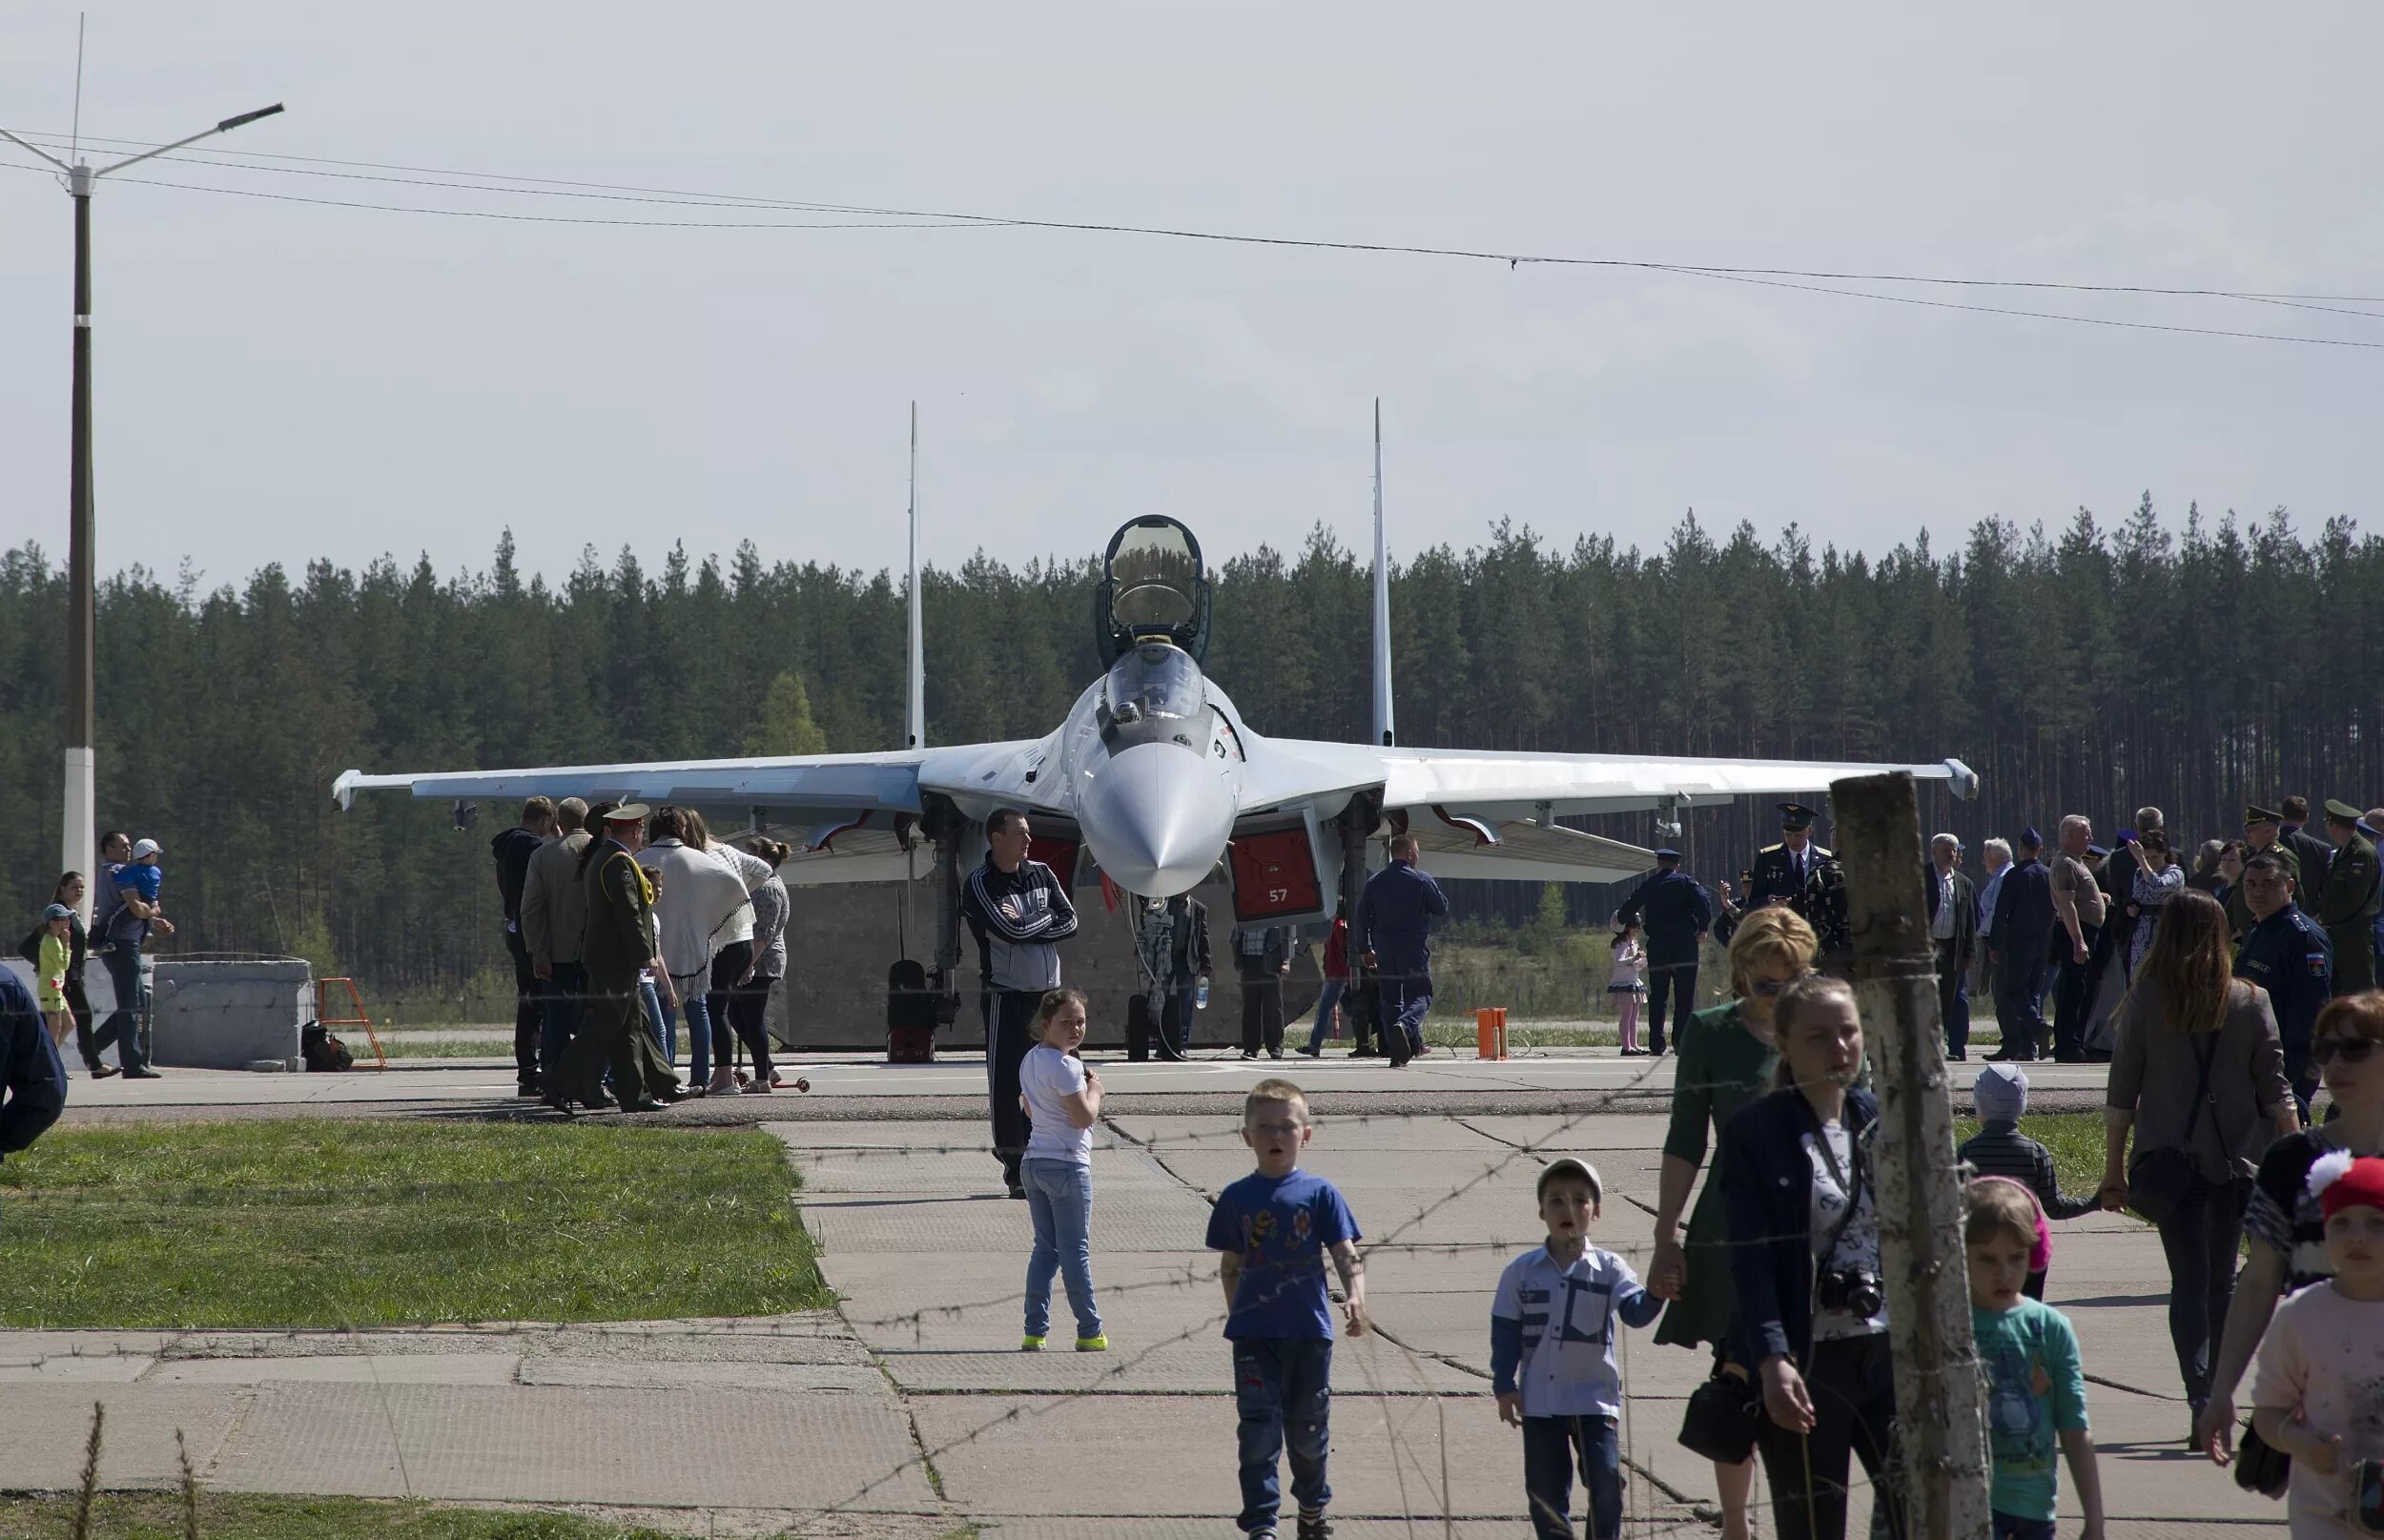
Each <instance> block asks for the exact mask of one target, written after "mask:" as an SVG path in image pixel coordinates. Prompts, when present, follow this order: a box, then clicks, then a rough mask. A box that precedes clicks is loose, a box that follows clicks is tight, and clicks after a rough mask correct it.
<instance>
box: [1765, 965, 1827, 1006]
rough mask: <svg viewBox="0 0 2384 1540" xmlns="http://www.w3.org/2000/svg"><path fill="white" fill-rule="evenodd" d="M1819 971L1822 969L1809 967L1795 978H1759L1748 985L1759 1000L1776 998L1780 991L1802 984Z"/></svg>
mask: <svg viewBox="0 0 2384 1540" xmlns="http://www.w3.org/2000/svg"><path fill="white" fill-rule="evenodd" d="M1819 973H1820V970H1819V968H1807V969H1806V970H1805V971H1804V972H1802V973H1800V974H1798V975H1797V976H1796V977H1794V978H1757V979H1756V980H1754V981H1753V982H1752V983H1750V984H1749V985H1748V986H1747V989H1748V991H1749V993H1751V994H1753V995H1754V996H1755V997H1756V998H1757V999H1758V1000H1769V999H1776V998H1778V996H1779V994H1780V992H1781V991H1783V990H1785V989H1787V988H1788V987H1789V986H1790V985H1792V984H1801V983H1803V982H1804V981H1805V980H1806V979H1808V978H1812V977H1815V976H1816V975H1819Z"/></svg>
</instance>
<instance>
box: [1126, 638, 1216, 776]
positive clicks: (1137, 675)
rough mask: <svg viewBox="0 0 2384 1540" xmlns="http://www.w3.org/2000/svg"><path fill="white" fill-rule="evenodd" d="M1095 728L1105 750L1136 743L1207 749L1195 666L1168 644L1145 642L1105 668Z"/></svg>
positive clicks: (1204, 692)
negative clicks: (1099, 727)
mask: <svg viewBox="0 0 2384 1540" xmlns="http://www.w3.org/2000/svg"><path fill="white" fill-rule="evenodd" d="M1100 722H1101V731H1102V736H1103V737H1104V738H1105V739H1106V740H1107V741H1108V744H1109V748H1110V752H1112V753H1117V752H1120V751H1121V750H1123V749H1125V748H1126V747H1127V746H1129V745H1132V744H1138V743H1174V744H1178V745H1181V746H1182V747H1183V748H1186V749H1191V750H1192V751H1193V752H1194V753H1196V754H1197V753H1204V752H1206V751H1207V749H1208V740H1209V724H1208V688H1207V685H1206V684H1205V683H1204V682H1203V681H1202V677H1201V667H1200V665H1198V664H1196V663H1194V662H1193V661H1192V659H1191V658H1190V657H1189V656H1188V655H1187V654H1186V653H1185V652H1184V651H1183V649H1182V648H1181V647H1177V646H1176V645H1175V644H1174V643H1172V642H1160V641H1149V642H1144V643H1143V644H1142V645H1141V647H1136V648H1135V649H1134V650H1133V651H1131V652H1128V653H1127V654H1126V655H1125V656H1124V657H1122V658H1120V659H1119V660H1118V661H1117V662H1116V663H1115V664H1113V665H1112V666H1111V667H1110V669H1109V678H1108V679H1107V680H1106V681H1105V682H1104V683H1103V685H1102V694H1101V717H1100Z"/></svg>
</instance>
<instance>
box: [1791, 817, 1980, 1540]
mask: <svg viewBox="0 0 2384 1540" xmlns="http://www.w3.org/2000/svg"><path fill="white" fill-rule="evenodd" d="M1830 811H1831V816H1832V819H1833V821H1834V825H1835V831H1834V832H1835V833H1836V835H1837V840H1838V859H1839V863H1840V864H1841V865H1842V866H1843V867H1844V869H1845V874H1846V914H1847V926H1848V931H1849V933H1850V934H1851V936H1852V939H1853V942H1854V976H1855V994H1856V997H1857V998H1858V1000H1859V1001H1860V1007H1861V1012H1862V1029H1863V1041H1864V1047H1865V1051H1866V1052H1867V1054H1868V1055H1869V1057H1870V1062H1871V1074H1872V1078H1873V1084H1874V1086H1875V1087H1876V1089H1877V1091H1878V1094H1879V1101H1880V1124H1879V1130H1878V1133H1877V1135H1876V1136H1875V1143H1874V1146H1873V1154H1874V1159H1875V1164H1876V1173H1875V1174H1876V1177H1877V1180H1878V1181H1879V1224H1880V1263H1881V1265H1882V1268H1883V1270H1884V1272H1885V1273H1886V1280H1885V1282H1886V1285H1887V1323H1888V1340H1889V1342H1890V1344H1891V1345H1892V1349H1893V1352H1894V1356H1895V1363H1896V1422H1897V1426H1898V1427H1899V1429H1900V1430H1901V1433H1900V1439H1899V1447H1900V1450H1901V1458H1902V1462H1903V1470H1902V1477H1901V1488H1902V1491H1903V1498H1904V1506H1905V1518H1906V1523H1907V1526H1908V1530H1907V1532H1908V1533H1909V1534H1910V1535H1911V1536H1912V1537H1913V1540H1988V1535H1989V1532H1990V1528H1991V1521H1990V1518H1989V1509H1988V1506H1987V1478H1988V1464H1987V1453H1986V1397H1985V1390H1984V1387H1983V1382H1982V1380H1981V1378H1980V1374H1979V1362H1978V1345H1977V1344H1976V1342H1975V1341H1974V1340H1973V1338H1972V1337H1971V1334H1970V1282H1969V1270H1968V1266H1967V1260H1966V1257H1965V1255H1964V1250H1963V1239H1962V1218H1963V1199H1962V1179H1961V1177H1960V1175H1959V1174H1958V1172H1957V1170H1956V1167H1955V1161H1954V1112H1953V1099H1952V1097H1951V1096H1950V1094H1949V1092H1948V1087H1947V1084H1946V1078H1945V1069H1946V1064H1945V1040H1944V1026H1943V1023H1942V1021H1941V1020H1940V1018H1939V1013H1938V1004H1937V955H1936V949H1935V946H1934V944H1933V943H1932V942H1931V941H1930V939H1929V924H1928V890H1927V888H1926V887H1925V886H1924V883H1925V882H1926V881H1927V877H1926V875H1925V874H1924V873H1925V869H1926V863H1927V857H1926V855H1925V854H1924V853H1923V850H1922V842H1921V811H1920V797H1919V793H1918V791H1917V789H1916V787H1915V784H1914V782H1913V779H1912V777H1911V776H1910V775H1908V774H1904V773H1902V772H1901V771H1899V772H1897V773H1895V774H1891V775H1865V776H1860V777H1857V778H1854V779H1851V780H1843V781H1839V782H1838V783H1836V784H1835V785H1833V786H1832V787H1831V788H1830Z"/></svg>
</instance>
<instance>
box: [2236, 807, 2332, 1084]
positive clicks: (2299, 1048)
mask: <svg viewBox="0 0 2384 1540" xmlns="http://www.w3.org/2000/svg"><path fill="white" fill-rule="evenodd" d="M2237 886H2238V887H2240V888H2243V889H2244V890H2246V891H2247V892H2248V893H2250V906H2251V929H2250V931H2249V932H2247V933H2246V934H2245V935H2244V938H2243V947H2242V950H2240V951H2238V952H2237V953H2236V954H2235V976H2236V977H2237V978H2241V979H2246V980H2249V981H2250V982H2251V983H2254V984H2257V985H2259V986H2260V987H2261V988H2262V989H2264V990H2266V991H2268V997H2269V1004H2270V1005H2271V1007H2272V1008H2273V1009H2274V1010H2275V1012H2276V1035H2277V1036H2278V1037H2280V1038H2282V1039H2283V1040H2284V1048H2285V1078H2286V1079H2288V1080H2291V1081H2292V1088H2293V1099H2294V1101H2296V1102H2297V1103H2299V1104H2300V1108H2301V1120H2302V1121H2303V1122H2305V1123H2306V1122H2308V1121H2309V1120H2310V1097H2311V1095H2312V1093H2313V1092H2315V1091H2316V1090H2317V1088H2318V1075H2317V1066H2316V1065H2314V1064H2312V1063H2311V1062H2310V1031H2311V1028H2312V1026H2314V1025H2315V1024H2316V1022H2317V1018H2318V1012H2319V1010H2320V1009H2321V1008H2322V1007H2324V1006H2325V1004H2326V1002H2327V1000H2328V999H2329V998H2331V997H2332V996H2333V992H2334V991H2333V972H2334V967H2333V948H2331V947H2330V946H2328V944H2327V940H2326V933H2325V932H2324V931H2322V930H2320V929H2318V926H2317V922H2316V921H2315V920H2312V918H2310V916H2309V915H2307V914H2303V913H2302V912H2301V911H2300V909H2298V908H2297V907H2295V905H2294V903H2293V879H2292V872H2291V871H2290V869H2289V868H2288V866H2287V864H2286V859H2285V857H2284V855H2283V853H2282V852H2277V851H2263V852H2260V853H2259V854H2257V855H2255V856H2253V857H2252V858H2251V859H2250V860H2249V861H2247V862H2245V863H2244V868H2243V881H2242V882H2241V883H2239V884H2237Z"/></svg>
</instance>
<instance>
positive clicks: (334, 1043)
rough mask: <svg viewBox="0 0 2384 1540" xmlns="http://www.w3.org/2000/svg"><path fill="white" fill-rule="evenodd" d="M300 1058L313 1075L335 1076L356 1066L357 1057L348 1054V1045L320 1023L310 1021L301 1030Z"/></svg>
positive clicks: (299, 1035) (299, 1032)
mask: <svg viewBox="0 0 2384 1540" xmlns="http://www.w3.org/2000/svg"><path fill="white" fill-rule="evenodd" d="M298 1057H300V1058H302V1059H304V1060H305V1061H306V1068H307V1070H308V1072H309V1073H312V1074H322V1075H334V1074H338V1073H339V1071H341V1070H346V1069H353V1068H355V1066H356V1056H355V1055H354V1054H351V1053H349V1052H348V1045H347V1044H346V1043H343V1042H341V1041H340V1040H339V1038H337V1037H333V1036H332V1035H331V1032H330V1029H329V1028H327V1027H325V1026H324V1025H323V1024H322V1023H321V1022H319V1021H309V1022H308V1023H306V1025H305V1026H304V1027H302V1028H300V1029H299V1031H298Z"/></svg>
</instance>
